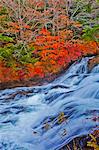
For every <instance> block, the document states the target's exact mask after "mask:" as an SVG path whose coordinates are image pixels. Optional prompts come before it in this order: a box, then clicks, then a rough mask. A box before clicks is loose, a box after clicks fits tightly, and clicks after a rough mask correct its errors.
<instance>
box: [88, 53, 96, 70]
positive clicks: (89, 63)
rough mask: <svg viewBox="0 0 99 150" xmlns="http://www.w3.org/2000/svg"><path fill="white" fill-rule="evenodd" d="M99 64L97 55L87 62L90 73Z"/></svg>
mask: <svg viewBox="0 0 99 150" xmlns="http://www.w3.org/2000/svg"><path fill="white" fill-rule="evenodd" d="M98 64H99V55H96V56H95V57H94V58H92V59H90V60H89V62H88V69H89V71H91V70H92V69H93V68H94V66H96V65H98Z"/></svg>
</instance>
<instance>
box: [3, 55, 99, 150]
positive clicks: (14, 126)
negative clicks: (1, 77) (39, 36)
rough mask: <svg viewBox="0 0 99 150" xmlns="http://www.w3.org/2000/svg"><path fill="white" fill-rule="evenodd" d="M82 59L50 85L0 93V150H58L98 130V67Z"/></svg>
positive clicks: (7, 90) (86, 59)
mask: <svg viewBox="0 0 99 150" xmlns="http://www.w3.org/2000/svg"><path fill="white" fill-rule="evenodd" d="M88 59H89V58H83V59H82V60H81V61H78V62H76V63H74V64H73V65H71V67H70V68H69V69H68V70H67V71H66V72H65V73H64V74H63V75H62V76H61V77H59V78H57V79H56V80H54V81H53V82H52V83H49V84H47V85H43V86H35V87H20V88H14V89H6V90H1V91H0V150H59V149H60V148H61V147H62V146H64V145H65V144H67V143H68V142H70V141H71V140H72V139H74V138H75V137H79V136H81V135H86V134H88V133H90V132H91V131H92V130H94V129H96V128H97V127H99V120H97V119H94V118H97V117H98V116H99V65H97V66H96V67H94V68H93V70H92V71H91V72H90V73H89V72H88V69H87V62H88Z"/></svg>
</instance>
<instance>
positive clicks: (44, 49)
mask: <svg viewBox="0 0 99 150" xmlns="http://www.w3.org/2000/svg"><path fill="white" fill-rule="evenodd" d="M2 2H3V3H2V4H5V6H6V7H7V6H8V10H7V11H8V12H10V13H9V17H10V20H7V19H6V17H7V13H3V15H0V22H1V25H2V27H1V30H0V32H1V33H3V34H8V33H10V34H11V35H14V38H15V39H14V42H12V43H11V41H10V42H7V41H6V42H2V41H1V43H3V45H2V47H3V48H4V46H8V45H9V44H13V43H14V44H20V43H21V44H22V48H25V55H26V56H27V57H28V52H29V50H31V55H30V56H29V58H31V59H32V60H37V61H34V63H32V62H25V63H22V61H20V59H21V57H22V56H21V55H22V51H21V50H22V48H21V50H20V51H18V52H17V53H18V54H16V51H15V52H13V53H11V56H12V58H13V59H12V62H13V65H11V66H8V64H7V61H8V60H6V59H4V58H3V59H0V82H8V81H16V80H27V79H31V78H44V77H46V76H51V75H53V74H58V73H60V72H61V71H62V70H63V69H65V68H67V67H68V66H69V65H70V64H71V63H72V62H74V61H76V60H78V59H80V58H81V57H83V56H88V55H93V54H96V51H97V43H96V42H95V41H88V42H87V41H83V40H81V39H80V38H77V37H76V39H75V38H74V37H75V36H76V34H75V30H76V31H77V32H78V34H80V33H81V26H82V25H81V24H80V23H78V22H75V21H73V20H70V19H69V17H68V16H67V12H66V8H64V7H63V4H64V2H65V1H64V0H62V1H60V0H59V2H55V3H54V1H53V0H52V1H49V3H48V4H47V5H48V6H47V5H45V1H43V0H41V1H40V2H36V1H35V0H34V1H31V0H30V1H29V0H28V1H27V5H26V7H25V8H24V4H23V3H22V4H18V3H14V1H12V0H9V1H5V0H2ZM8 2H10V3H8ZM30 3H31V5H30ZM9 4H11V5H9ZM19 5H22V6H21V7H19ZM34 6H35V7H34ZM45 6H46V7H45ZM0 8H1V9H2V5H1V7H0ZM17 8H19V9H21V12H18V9H17ZM13 9H14V10H13ZM13 11H14V13H15V14H16V13H17V14H18V15H16V16H15V14H14V13H13ZM25 11H26V12H27V13H26V12H25ZM55 12H56V15H55ZM59 12H61V13H59ZM19 13H22V14H21V18H20V16H19ZM31 20H32V21H31ZM49 22H51V23H50V26H49V25H48V23H49ZM32 49H33V50H32ZM1 53H2V52H1Z"/></svg>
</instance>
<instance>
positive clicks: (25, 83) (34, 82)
mask: <svg viewBox="0 0 99 150" xmlns="http://www.w3.org/2000/svg"><path fill="white" fill-rule="evenodd" d="M72 63H73V62H71V63H69V64H68V66H65V67H64V68H63V69H62V70H61V71H60V72H58V73H57V74H51V75H49V76H45V77H44V78H40V77H35V78H30V79H24V80H16V81H10V82H1V83H0V90H4V89H7V88H15V87H31V86H41V85H45V84H48V83H50V82H52V81H53V80H54V79H56V78H58V77H59V76H61V75H62V74H64V72H65V71H66V70H67V69H68V68H69V67H70V65H71V64H72ZM97 64H99V55H96V56H94V57H93V58H91V59H89V61H88V70H89V71H91V70H92V68H93V67H94V66H95V65H97Z"/></svg>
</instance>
